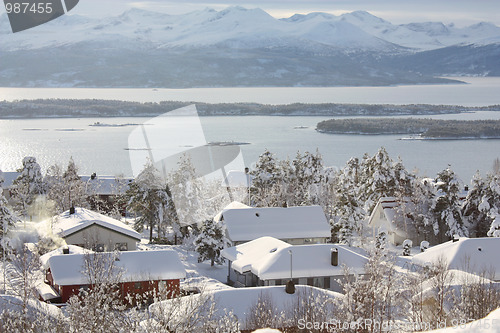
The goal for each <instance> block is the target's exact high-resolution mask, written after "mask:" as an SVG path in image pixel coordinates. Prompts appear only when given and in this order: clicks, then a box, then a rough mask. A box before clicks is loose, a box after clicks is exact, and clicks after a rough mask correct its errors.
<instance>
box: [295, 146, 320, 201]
mask: <svg viewBox="0 0 500 333" xmlns="http://www.w3.org/2000/svg"><path fill="white" fill-rule="evenodd" d="M292 166H293V177H291V179H290V178H288V179H287V181H288V182H289V184H290V183H291V186H289V188H290V190H291V191H290V192H291V193H293V201H292V202H291V203H290V204H289V206H303V205H317V204H319V202H320V200H321V196H322V195H323V193H322V188H323V186H322V185H323V181H324V175H325V174H324V173H325V171H324V166H323V157H322V156H321V154H320V153H319V152H318V151H316V154H312V153H309V152H305V153H304V154H300V152H297V156H296V158H295V159H294V160H293V161H292Z"/></svg>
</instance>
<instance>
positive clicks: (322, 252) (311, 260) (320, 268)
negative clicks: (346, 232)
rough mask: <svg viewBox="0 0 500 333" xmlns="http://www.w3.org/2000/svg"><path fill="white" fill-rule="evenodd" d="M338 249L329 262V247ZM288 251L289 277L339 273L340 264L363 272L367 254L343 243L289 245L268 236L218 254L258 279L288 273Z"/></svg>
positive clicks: (359, 272)
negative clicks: (333, 263) (333, 259)
mask: <svg viewBox="0 0 500 333" xmlns="http://www.w3.org/2000/svg"><path fill="white" fill-rule="evenodd" d="M333 248H336V249H337V250H338V259H339V262H338V266H332V265H331V252H332V249H333ZM289 251H291V252H292V254H291V256H292V277H294V278H298V277H301V278H304V277H320V276H336V275H342V274H343V264H345V265H347V266H348V267H349V268H350V269H351V271H352V272H354V273H358V274H363V272H364V266H365V264H366V263H367V261H368V258H367V257H366V256H364V255H362V254H359V253H357V252H356V251H355V248H351V247H349V246H346V245H339V244H314V245H295V246H292V245H289V244H287V243H285V242H282V241H280V240H278V239H274V238H272V237H262V238H259V239H256V240H254V241H251V242H248V243H244V244H241V245H237V246H234V247H232V248H228V249H224V250H223V251H222V255H223V256H224V257H225V258H227V259H229V260H231V261H232V263H231V267H232V268H233V269H235V270H236V271H237V272H239V273H244V272H248V271H251V272H252V273H254V274H255V275H256V276H258V277H259V278H260V279H262V280H269V279H283V278H289V277H290V253H289Z"/></svg>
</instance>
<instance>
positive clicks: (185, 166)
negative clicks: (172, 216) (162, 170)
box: [167, 155, 208, 227]
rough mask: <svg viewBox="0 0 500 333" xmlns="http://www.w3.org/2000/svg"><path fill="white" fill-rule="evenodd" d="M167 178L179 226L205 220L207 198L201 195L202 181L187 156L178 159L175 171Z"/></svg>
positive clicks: (203, 194)
mask: <svg viewBox="0 0 500 333" xmlns="http://www.w3.org/2000/svg"><path fill="white" fill-rule="evenodd" d="M167 178H168V183H169V184H170V189H171V192H172V199H173V200H174V203H175V209H176V212H177V217H178V221H179V224H180V226H183V227H184V226H188V225H195V224H198V223H202V222H203V221H204V219H205V218H207V216H206V212H205V208H206V206H207V202H206V199H208V198H206V197H205V193H203V184H202V181H201V179H199V178H198V176H197V174H196V170H195V168H194V166H193V163H192V161H191V158H190V157H189V155H184V156H182V157H181V158H180V160H179V162H178V168H177V170H175V171H173V172H172V173H171V174H170V175H168V176H167Z"/></svg>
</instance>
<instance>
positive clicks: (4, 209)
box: [0, 175, 19, 249]
mask: <svg viewBox="0 0 500 333" xmlns="http://www.w3.org/2000/svg"><path fill="white" fill-rule="evenodd" d="M3 182H4V179H3V177H2V175H0V239H1V244H0V245H1V247H2V248H4V249H5V248H6V247H7V243H6V239H5V236H6V234H7V232H8V231H9V229H10V228H12V226H13V225H14V224H15V223H16V222H18V221H19V218H18V217H17V215H16V214H15V213H14V212H13V211H12V210H11V209H10V207H9V206H8V205H7V199H5V197H4V196H3V189H2V184H3Z"/></svg>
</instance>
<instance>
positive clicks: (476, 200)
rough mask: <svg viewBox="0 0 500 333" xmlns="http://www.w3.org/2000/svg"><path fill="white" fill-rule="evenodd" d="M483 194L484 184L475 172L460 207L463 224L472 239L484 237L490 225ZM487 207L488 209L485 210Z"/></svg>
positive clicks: (486, 202)
mask: <svg viewBox="0 0 500 333" xmlns="http://www.w3.org/2000/svg"><path fill="white" fill-rule="evenodd" d="M485 192H486V183H485V181H484V180H483V179H482V178H481V175H480V174H479V171H477V172H476V173H475V174H474V176H473V177H472V186H471V189H470V190H469V192H468V193H467V197H466V198H465V202H464V203H463V206H462V215H463V218H464V224H465V225H466V226H467V228H468V229H469V234H470V235H471V236H472V237H485V236H486V234H487V232H488V230H489V228H490V225H491V218H490V216H489V214H488V213H489V212H488V211H489V203H488V200H485V201H483V199H484V196H485ZM479 207H481V208H482V209H479ZM487 207H488V209H485V208H487Z"/></svg>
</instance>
